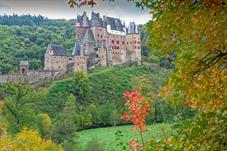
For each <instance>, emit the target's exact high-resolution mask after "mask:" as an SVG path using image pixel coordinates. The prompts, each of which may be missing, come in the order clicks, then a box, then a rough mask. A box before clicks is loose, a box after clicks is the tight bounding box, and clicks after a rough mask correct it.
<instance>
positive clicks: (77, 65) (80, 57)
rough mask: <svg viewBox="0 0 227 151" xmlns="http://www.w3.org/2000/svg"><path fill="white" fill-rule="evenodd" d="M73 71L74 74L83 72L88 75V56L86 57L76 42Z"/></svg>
mask: <svg viewBox="0 0 227 151" xmlns="http://www.w3.org/2000/svg"><path fill="white" fill-rule="evenodd" d="M72 56H73V63H74V66H73V70H74V72H80V71H81V72H83V73H84V74H87V56H85V55H84V52H83V50H82V49H81V47H80V43H79V42H76V43H75V47H74V49H73V53H72Z"/></svg>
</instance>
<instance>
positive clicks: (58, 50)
mask: <svg viewBox="0 0 227 151" xmlns="http://www.w3.org/2000/svg"><path fill="white" fill-rule="evenodd" d="M48 50H49V51H52V54H53V55H54V56H65V55H66V53H65V48H64V47H63V46H62V45H54V44H49V45H48Z"/></svg>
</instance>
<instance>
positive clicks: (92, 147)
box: [84, 137, 104, 151]
mask: <svg viewBox="0 0 227 151" xmlns="http://www.w3.org/2000/svg"><path fill="white" fill-rule="evenodd" d="M84 151H104V147H103V144H102V143H101V142H100V140H99V139H97V138H96V137H94V138H91V139H90V141H89V142H87V145H86V147H85V150H84Z"/></svg>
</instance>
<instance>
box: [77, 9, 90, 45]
mask: <svg viewBox="0 0 227 151" xmlns="http://www.w3.org/2000/svg"><path fill="white" fill-rule="evenodd" d="M88 28H89V20H88V17H87V14H86V12H84V13H83V15H82V16H80V15H78V16H77V19H76V24H75V29H76V38H77V40H78V41H80V42H81V41H82V40H83V37H84V35H85V33H86V32H87V30H88Z"/></svg>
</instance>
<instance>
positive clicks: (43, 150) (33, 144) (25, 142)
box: [0, 129, 63, 151]
mask: <svg viewBox="0 0 227 151" xmlns="http://www.w3.org/2000/svg"><path fill="white" fill-rule="evenodd" d="M0 142H1V143H0V149H3V150H18V151H22V150H23V151H50V150H51V151H63V149H62V148H61V146H57V145H55V144H54V143H52V141H51V140H44V139H42V138H41V137H40V136H39V134H38V133H37V132H36V131H34V130H29V129H23V130H22V131H21V132H20V133H18V134H17V135H16V136H15V137H10V136H0Z"/></svg>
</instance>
